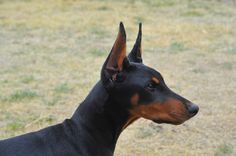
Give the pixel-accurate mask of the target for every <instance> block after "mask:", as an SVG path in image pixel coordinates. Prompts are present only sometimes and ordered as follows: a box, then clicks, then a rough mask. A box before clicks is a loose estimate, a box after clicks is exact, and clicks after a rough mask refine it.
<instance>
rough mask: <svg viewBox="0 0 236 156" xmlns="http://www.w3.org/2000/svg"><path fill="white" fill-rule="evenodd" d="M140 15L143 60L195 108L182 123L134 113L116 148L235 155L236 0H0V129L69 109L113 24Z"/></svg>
mask: <svg viewBox="0 0 236 156" xmlns="http://www.w3.org/2000/svg"><path fill="white" fill-rule="evenodd" d="M120 21H123V22H124V24H125V27H126V33H127V41H128V51H130V49H131V48H132V46H133V44H134V41H135V39H136V35H137V31H138V23H139V22H142V23H143V58H144V63H145V64H146V65H149V66H151V67H153V68H155V69H157V70H158V71H160V72H161V73H162V75H163V76H164V78H165V81H166V83H167V84H168V85H169V86H170V88H171V89H173V90H174V91H175V92H177V93H179V94H181V95H183V96H184V97H186V98H188V99H190V100H191V101H193V102H194V103H197V104H198V105H199V107H200V112H199V113H198V115H197V116H196V117H194V118H193V119H191V120H189V121H187V122H185V123H184V124H182V125H179V126H173V125H167V124H161V125H158V124H154V123H152V122H150V121H146V120H143V119H140V120H139V121H137V122H135V123H134V124H132V125H131V126H129V127H128V128H127V129H126V130H125V131H124V132H123V133H122V135H121V136H120V139H119V141H118V143H117V147H116V151H115V156H144V155H145V156H200V155H203V156H228V155H231V156H235V155H236V149H235V147H236V120H235V119H236V90H235V89H236V81H235V80H236V70H235V68H236V1H234V0H165V1H162V0H117V1H116V0H100V1H98V0H97V1H96V0H90V1H85V0H83V1H82V0H42V1H37V0H0V138H1V139H4V138H8V137H12V136H16V135H19V134H23V133H26V132H30V131H35V130H38V129H41V128H44V127H46V126H48V125H52V124H56V123H58V122H61V121H63V120H64V119H65V118H69V117H71V115H72V114H73V112H74V111H75V109H76V108H77V107H78V106H79V103H80V102H81V101H82V100H83V99H84V98H85V97H86V95H87V94H88V92H89V91H90V89H91V88H92V87H93V85H94V84H95V83H96V82H97V81H98V80H99V78H100V77H99V76H100V69H101V66H102V64H103V62H104V60H105V58H106V57H107V55H108V53H109V51H110V49H111V47H112V45H113V43H114V41H115V38H116V34H117V31H118V25H119V22H120Z"/></svg>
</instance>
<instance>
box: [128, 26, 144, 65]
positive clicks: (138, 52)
mask: <svg viewBox="0 0 236 156" xmlns="http://www.w3.org/2000/svg"><path fill="white" fill-rule="evenodd" d="M128 58H129V60H130V61H131V62H137V63H142V62H143V60H142V23H139V31H138V36H137V39H136V42H135V44H134V47H133V49H132V50H131V52H130V53H129V56H128Z"/></svg>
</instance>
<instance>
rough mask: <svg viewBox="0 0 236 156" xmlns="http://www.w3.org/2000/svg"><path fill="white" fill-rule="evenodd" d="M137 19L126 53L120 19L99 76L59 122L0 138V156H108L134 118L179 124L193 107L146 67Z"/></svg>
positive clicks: (124, 34)
mask: <svg viewBox="0 0 236 156" xmlns="http://www.w3.org/2000/svg"><path fill="white" fill-rule="evenodd" d="M141 38H142V32H141V24H140V25H139V33H138V37H137V39H136V43H135V45H134V47H133V49H132V51H131V52H130V54H129V55H128V56H126V33H125V29H124V26H123V24H122V22H121V23H120V27H119V32H118V36H117V39H116V41H115V43H114V45H113V47H112V50H111V52H110V54H109V56H108V57H107V59H106V61H105V63H104V65H103V67H102V70H101V79H100V81H98V82H97V84H96V85H95V87H94V88H93V89H92V91H91V92H90V93H89V95H88V96H87V97H86V99H85V100H84V101H83V102H82V103H81V104H80V106H79V107H78V109H77V110H76V112H75V113H74V115H73V116H72V117H71V118H70V119H66V120H65V121H64V122H63V123H61V124H57V125H54V126H51V127H47V128H45V129H42V130H40V131H37V132H32V133H28V134H25V135H21V136H17V137H14V138H10V139H6V140H2V141H0V156H112V155H113V152H114V150H115V145H116V142H117V139H118V137H119V135H120V133H121V132H122V131H123V130H124V129H125V128H126V127H127V126H128V125H130V124H131V123H132V122H134V121H135V120H137V119H138V118H145V119H149V120H152V121H154V122H155V123H170V124H174V125H178V124H181V123H183V122H184V121H186V120H188V119H189V118H191V117H193V116H194V115H196V114H197V112H198V106H197V105H195V104H193V103H192V102H190V101H188V100H187V99H185V98H183V97H181V96H180V95H178V94H176V93H174V92H173V91H171V90H170V89H169V88H168V87H167V86H166V84H165V82H164V79H163V77H162V76H161V74H160V73H159V72H157V71H156V70H154V69H152V68H150V67H148V66H145V65H144V64H143V61H142V57H141V53H142V48H141Z"/></svg>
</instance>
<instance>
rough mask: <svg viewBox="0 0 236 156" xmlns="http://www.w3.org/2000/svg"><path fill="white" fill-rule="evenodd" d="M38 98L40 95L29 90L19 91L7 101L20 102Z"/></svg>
mask: <svg viewBox="0 0 236 156" xmlns="http://www.w3.org/2000/svg"><path fill="white" fill-rule="evenodd" d="M38 96H39V95H38V94H37V93H36V92H34V91H31V90H28V89H26V90H17V91H15V92H14V93H12V94H11V95H10V96H9V97H8V98H7V99H6V100H7V101H9V102H19V101H23V100H31V99H34V98H36V97H38Z"/></svg>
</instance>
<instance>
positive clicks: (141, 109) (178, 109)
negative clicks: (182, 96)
mask: <svg viewBox="0 0 236 156" xmlns="http://www.w3.org/2000/svg"><path fill="white" fill-rule="evenodd" d="M130 113H131V114H132V115H133V116H139V117H143V118H146V119H150V120H158V121H160V122H173V123H178V122H183V121H185V120H187V119H188V118H189V117H188V113H187V109H186V108H185V106H184V104H182V103H181V102H180V101H179V100H176V99H173V98H170V99H168V100H167V101H166V102H164V103H158V102H154V103H151V104H142V105H138V106H136V107H133V109H131V110H130Z"/></svg>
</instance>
